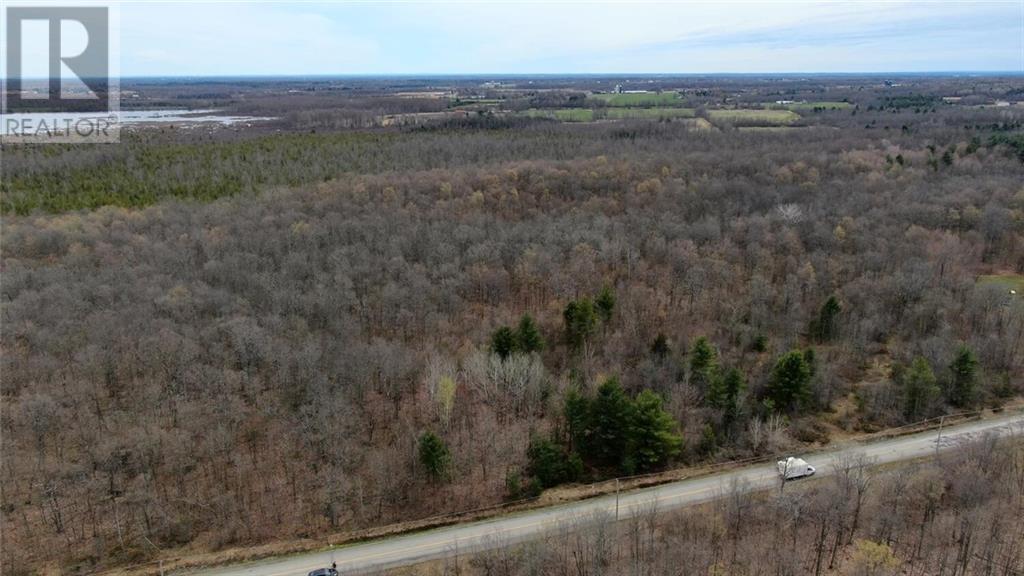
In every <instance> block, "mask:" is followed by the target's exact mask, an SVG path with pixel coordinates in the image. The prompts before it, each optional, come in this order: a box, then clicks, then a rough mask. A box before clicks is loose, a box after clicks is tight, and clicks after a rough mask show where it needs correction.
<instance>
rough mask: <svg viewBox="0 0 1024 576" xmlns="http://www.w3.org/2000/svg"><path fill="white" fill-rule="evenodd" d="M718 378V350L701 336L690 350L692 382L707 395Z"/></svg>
mask: <svg viewBox="0 0 1024 576" xmlns="http://www.w3.org/2000/svg"><path fill="white" fill-rule="evenodd" d="M718 379H719V370H718V350H716V349H715V347H714V346H713V345H712V344H711V343H710V342H708V339H707V338H705V337H703V336H701V337H700V338H697V341H696V342H694V343H693V350H691V351H690V383H691V384H693V385H694V386H695V387H696V388H697V389H698V390H700V391H701V392H703V393H704V394H705V396H707V395H709V394H710V393H711V388H712V387H713V386H714V385H715V383H716V381H717V380H718Z"/></svg>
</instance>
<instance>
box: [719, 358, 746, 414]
mask: <svg viewBox="0 0 1024 576" xmlns="http://www.w3.org/2000/svg"><path fill="white" fill-rule="evenodd" d="M746 387H747V383H746V381H745V380H744V378H743V373H742V372H740V370H739V369H738V368H732V369H730V370H729V371H728V372H726V374H725V378H723V379H722V389H723V392H724V398H723V402H722V404H721V405H720V406H719V408H721V410H722V420H723V424H724V425H725V428H726V429H728V428H730V427H731V426H732V425H733V424H734V423H735V422H736V421H737V420H739V416H740V398H741V396H742V395H743V390H744V389H746Z"/></svg>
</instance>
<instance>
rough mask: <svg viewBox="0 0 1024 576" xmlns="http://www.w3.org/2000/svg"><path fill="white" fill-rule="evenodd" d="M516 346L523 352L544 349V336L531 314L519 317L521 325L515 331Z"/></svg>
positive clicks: (527, 352)
mask: <svg viewBox="0 0 1024 576" xmlns="http://www.w3.org/2000/svg"><path fill="white" fill-rule="evenodd" d="M515 347H516V351H518V352H521V353H523V354H530V353H533V352H540V351H541V350H543V349H544V338H543V337H542V336H541V335H540V330H538V329H537V324H536V323H534V321H533V318H531V317H530V315H529V314H523V317H522V318H520V319H519V326H518V327H517V328H516V333H515Z"/></svg>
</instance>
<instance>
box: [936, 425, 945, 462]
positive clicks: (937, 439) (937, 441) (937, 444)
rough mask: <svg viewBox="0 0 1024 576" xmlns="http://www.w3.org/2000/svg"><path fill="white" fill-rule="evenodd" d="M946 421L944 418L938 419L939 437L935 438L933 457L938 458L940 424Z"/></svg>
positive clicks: (940, 439) (940, 434) (940, 438)
mask: <svg viewBox="0 0 1024 576" xmlns="http://www.w3.org/2000/svg"><path fill="white" fill-rule="evenodd" d="M945 421H946V417H945V416H943V417H941V418H939V435H938V436H937V437H936V438H935V456H936V457H938V456H939V444H940V443H941V441H942V423H943V422H945Z"/></svg>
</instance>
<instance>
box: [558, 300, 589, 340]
mask: <svg viewBox="0 0 1024 576" xmlns="http://www.w3.org/2000/svg"><path fill="white" fill-rule="evenodd" d="M562 316H563V319H564V320H565V341H566V343H567V344H568V345H569V347H570V348H572V349H573V350H579V349H580V348H582V347H583V345H584V344H585V343H586V342H587V340H589V339H590V337H591V336H592V335H593V334H594V330H595V328H596V327H597V315H596V314H595V312H594V303H593V302H591V300H590V298H581V299H580V300H574V301H572V302H570V303H569V304H568V305H567V306H566V307H565V312H564V313H563V314H562Z"/></svg>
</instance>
